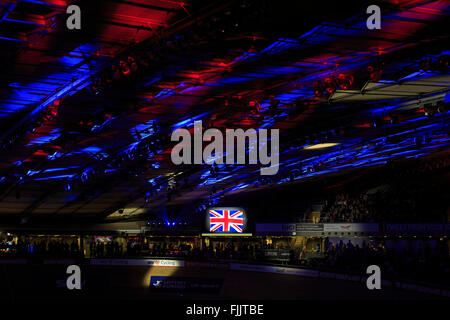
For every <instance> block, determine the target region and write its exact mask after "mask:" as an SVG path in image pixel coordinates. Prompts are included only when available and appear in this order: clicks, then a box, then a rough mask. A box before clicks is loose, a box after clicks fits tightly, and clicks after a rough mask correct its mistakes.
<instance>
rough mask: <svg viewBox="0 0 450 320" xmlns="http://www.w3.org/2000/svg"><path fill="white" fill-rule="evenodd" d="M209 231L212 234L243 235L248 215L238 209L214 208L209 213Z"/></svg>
mask: <svg viewBox="0 0 450 320" xmlns="http://www.w3.org/2000/svg"><path fill="white" fill-rule="evenodd" d="M206 216H207V229H208V231H209V232H211V233H225V234H227V233H243V232H244V231H245V228H246V222H247V219H246V215H245V211H244V210H243V209H242V208H238V207H213V208H209V209H208V211H207V214H206Z"/></svg>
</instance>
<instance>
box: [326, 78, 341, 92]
mask: <svg viewBox="0 0 450 320" xmlns="http://www.w3.org/2000/svg"><path fill="white" fill-rule="evenodd" d="M337 87H338V84H337V82H336V79H335V78H334V77H329V78H326V79H325V90H326V91H327V92H328V93H329V94H333V93H334V92H335V91H336V89H337Z"/></svg>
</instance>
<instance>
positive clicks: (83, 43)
mask: <svg viewBox="0 0 450 320" xmlns="http://www.w3.org/2000/svg"><path fill="white" fill-rule="evenodd" d="M71 3H72V2H71V1H62V0H49V1H35V0H21V1H5V0H2V1H0V45H1V50H0V59H1V60H0V67H1V68H2V73H1V74H0V125H1V128H0V135H1V146H0V150H1V151H0V219H2V220H3V221H17V222H19V221H20V222H22V223H28V222H30V221H33V220H39V219H40V218H46V219H58V218H61V217H66V218H69V217H70V218H89V219H103V218H107V217H109V218H117V219H121V218H130V217H142V216H148V215H149V214H155V215H157V216H159V217H160V218H161V219H163V220H168V219H169V218H168V215H171V216H173V215H175V217H176V215H177V213H172V212H170V210H169V212H170V213H167V208H168V207H171V206H174V207H177V208H179V207H180V206H183V207H184V208H185V209H183V216H186V219H189V213H192V214H195V210H196V209H197V208H201V207H203V206H206V205H209V204H215V203H220V201H221V199H223V197H226V196H227V195H230V194H234V193H238V192H245V190H246V189H248V188H251V187H253V186H255V185H261V184H274V185H278V184H284V183H286V184H288V183H292V182H293V181H296V182H299V181H302V179H307V178H308V179H310V178H312V177H317V178H318V179H320V178H321V177H323V176H325V175H328V174H333V173H336V172H342V171H351V170H354V169H357V168H358V169H361V168H365V167H367V168H370V167H373V166H382V165H384V164H385V163H386V162H387V161H390V160H392V159H405V158H413V157H415V158H418V157H428V156H433V155H435V154H439V153H442V152H445V151H446V150H448V146H449V143H450V137H449V134H448V132H449V127H448V117H449V113H448V112H446V109H447V108H448V100H449V96H448V90H449V85H450V77H449V75H448V40H449V39H448V37H449V34H448V28H447V26H448V22H449V20H448V14H449V10H450V5H449V4H448V2H446V1H421V0H417V1H379V2H377V3H378V4H379V5H380V7H381V8H382V29H381V30H368V29H367V27H366V18H367V14H366V13H365V8H367V6H368V5H369V4H373V3H369V2H364V1H354V2H353V4H354V5H353V6H352V7H353V9H352V11H351V12H350V11H348V9H345V10H344V9H343V8H340V7H339V4H338V3H334V2H331V1H330V2H326V3H327V4H326V5H324V4H323V3H321V4H320V5H319V4H318V3H314V2H310V3H304V2H299V3H298V4H292V2H288V1H286V2H283V1H272V0H267V1H256V0H255V1H253V0H248V1H246V0H236V1H215V2H213V1H194V0H192V1H185V2H181V1H165V0H149V1H145V0H133V1H118V0H110V1H99V2H96V3H95V4H94V3H93V2H88V1H86V2H73V3H78V4H80V6H81V9H82V14H83V13H84V12H85V13H86V20H83V21H85V22H84V24H83V25H82V29H81V30H79V31H73V32H72V33H71V32H69V31H68V30H67V29H66V28H65V19H66V17H67V15H66V13H65V8H66V7H67V6H68V5H69V4H71ZM346 7H347V8H348V7H349V6H346ZM319 13H320V14H319ZM83 19H84V18H83ZM194 120H202V121H203V126H204V127H205V128H219V129H225V128H243V129H246V128H278V129H280V134H281V138H280V142H281V146H280V161H281V162H280V169H279V172H278V174H277V175H274V176H271V177H262V176H260V172H259V166H237V165H223V166H216V167H213V168H212V167H211V166H208V165H195V166H194V165H186V166H176V165H174V164H173V163H172V162H171V160H170V150H171V146H173V144H171V143H170V139H169V137H170V133H171V132H172V131H173V130H174V129H175V128H179V127H184V128H187V127H192V124H193V121H194ZM186 212H187V213H186ZM173 219H176V218H172V220H173Z"/></svg>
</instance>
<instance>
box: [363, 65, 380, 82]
mask: <svg viewBox="0 0 450 320" xmlns="http://www.w3.org/2000/svg"><path fill="white" fill-rule="evenodd" d="M367 71H369V78H370V80H371V81H373V82H378V81H380V80H381V76H382V74H383V70H381V68H379V67H378V66H368V67H367Z"/></svg>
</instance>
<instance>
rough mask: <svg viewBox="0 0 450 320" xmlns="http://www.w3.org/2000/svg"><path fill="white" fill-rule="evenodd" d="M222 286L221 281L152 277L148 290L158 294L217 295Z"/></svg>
mask: <svg viewBox="0 0 450 320" xmlns="http://www.w3.org/2000/svg"><path fill="white" fill-rule="evenodd" d="M222 286H223V279H213V278H211V279H208V278H187V277H165V276H152V277H150V285H149V288H150V290H151V291H159V292H161V291H162V292H190V293H208V294H218V293H219V292H220V290H221V289H222Z"/></svg>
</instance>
